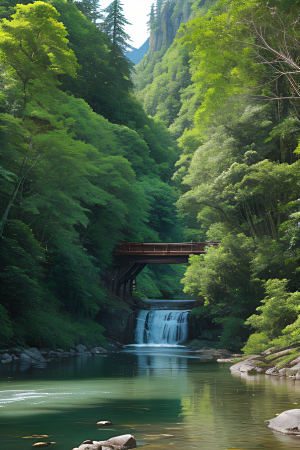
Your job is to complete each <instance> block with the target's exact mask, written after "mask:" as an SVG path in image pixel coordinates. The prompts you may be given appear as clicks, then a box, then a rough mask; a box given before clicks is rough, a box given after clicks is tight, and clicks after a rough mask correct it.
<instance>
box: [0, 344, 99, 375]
mask: <svg viewBox="0 0 300 450" xmlns="http://www.w3.org/2000/svg"><path fill="white" fill-rule="evenodd" d="M107 353H108V350H106V349H104V348H102V347H93V348H91V349H88V348H87V347H86V346H85V345H82V344H78V345H76V347H75V349H73V348H71V349H70V350H69V351H65V350H63V349H60V348H58V349H56V351H55V350H51V349H47V348H40V349H38V348H36V347H31V348H20V347H16V348H14V349H6V350H0V362H1V363H2V364H9V363H12V362H18V361H19V362H20V365H21V366H23V367H30V366H33V367H36V368H39V369H45V368H46V367H47V363H48V362H50V361H52V360H53V359H57V358H69V357H73V356H79V355H83V354H86V355H93V354H96V355H102V356H106V354H107Z"/></svg>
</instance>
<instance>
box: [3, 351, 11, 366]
mask: <svg viewBox="0 0 300 450" xmlns="http://www.w3.org/2000/svg"><path fill="white" fill-rule="evenodd" d="M2 357H3V359H2V360H1V362H2V363H4V364H6V363H10V362H12V359H13V357H12V356H11V355H10V354H9V353H4V354H3V355H2Z"/></svg>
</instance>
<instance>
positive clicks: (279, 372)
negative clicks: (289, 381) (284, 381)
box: [278, 367, 286, 377]
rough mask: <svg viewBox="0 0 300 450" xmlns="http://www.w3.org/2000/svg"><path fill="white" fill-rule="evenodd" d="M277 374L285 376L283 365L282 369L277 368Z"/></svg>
mask: <svg viewBox="0 0 300 450" xmlns="http://www.w3.org/2000/svg"><path fill="white" fill-rule="evenodd" d="M278 375H279V376H280V377H285V376H286V368H285V367H284V368H283V369H280V370H278Z"/></svg>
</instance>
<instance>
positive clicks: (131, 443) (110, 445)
mask: <svg viewBox="0 0 300 450" xmlns="http://www.w3.org/2000/svg"><path fill="white" fill-rule="evenodd" d="M93 443H94V444H99V445H102V446H103V448H102V450H106V448H107V449H108V450H111V449H113V450H122V449H127V448H136V440H135V438H134V436H132V435H131V434H122V435H121V436H116V437H112V438H110V439H108V440H107V441H94V442H93ZM79 450H84V449H81V447H79Z"/></svg>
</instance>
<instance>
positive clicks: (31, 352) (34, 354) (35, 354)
mask: <svg viewBox="0 0 300 450" xmlns="http://www.w3.org/2000/svg"><path fill="white" fill-rule="evenodd" d="M23 353H25V355H27V356H29V357H30V358H31V359H32V360H33V361H34V362H35V361H38V362H41V363H45V362H46V360H45V358H44V357H43V355H42V354H41V353H40V351H39V350H38V349H37V348H35V347H32V348H29V349H26V350H23Z"/></svg>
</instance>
